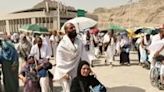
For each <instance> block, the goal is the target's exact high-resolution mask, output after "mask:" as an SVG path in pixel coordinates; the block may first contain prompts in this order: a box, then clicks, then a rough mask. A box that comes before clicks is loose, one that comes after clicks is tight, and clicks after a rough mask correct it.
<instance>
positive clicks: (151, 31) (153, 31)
mask: <svg viewBox="0 0 164 92" xmlns="http://www.w3.org/2000/svg"><path fill="white" fill-rule="evenodd" d="M158 32H159V31H158V30H157V29H155V28H145V27H143V28H139V29H137V30H136V31H135V32H134V33H135V34H140V33H146V34H150V35H155V34H158Z"/></svg>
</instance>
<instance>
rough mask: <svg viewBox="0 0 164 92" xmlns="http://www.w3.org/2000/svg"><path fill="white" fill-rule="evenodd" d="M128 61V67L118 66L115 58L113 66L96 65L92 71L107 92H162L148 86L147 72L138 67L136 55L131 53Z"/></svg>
mask: <svg viewBox="0 0 164 92" xmlns="http://www.w3.org/2000/svg"><path fill="white" fill-rule="evenodd" d="M130 59H131V65H130V66H120V65H119V59H118V57H116V61H114V65H113V66H101V65H98V66H95V67H94V68H93V71H94V72H95V73H96V75H97V78H98V79H99V80H100V81H101V82H102V83H103V84H104V85H105V86H106V87H107V89H108V92H163V91H160V90H158V89H157V88H155V87H153V86H152V85H151V84H150V80H149V70H146V69H144V68H142V67H141V66H139V65H138V61H137V54H136V53H131V54H130ZM101 61H103V60H101ZM103 63H104V62H103Z"/></svg>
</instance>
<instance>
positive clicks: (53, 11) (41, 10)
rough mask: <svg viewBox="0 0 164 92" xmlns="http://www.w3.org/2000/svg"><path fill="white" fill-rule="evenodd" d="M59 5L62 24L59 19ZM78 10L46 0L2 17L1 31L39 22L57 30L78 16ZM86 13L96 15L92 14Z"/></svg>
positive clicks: (0, 20) (17, 28) (10, 30)
mask: <svg viewBox="0 0 164 92" xmlns="http://www.w3.org/2000/svg"><path fill="white" fill-rule="evenodd" d="M58 6H59V12H60V13H59V14H60V18H59V19H60V24H59V23H58V21H57V20H58ZM76 12H77V10H76V9H75V8H74V7H71V6H65V5H63V4H61V3H58V2H56V1H54V0H53V1H51V0H44V1H42V2H40V3H38V4H36V5H35V6H33V7H32V8H31V9H27V10H21V11H16V12H12V13H10V14H7V15H6V16H2V17H0V31H2V32H7V33H11V32H19V28H21V27H22V26H23V25H26V24H38V25H41V26H44V27H47V28H48V29H49V30H57V29H58V26H60V27H61V26H62V25H63V24H64V23H65V22H66V21H67V20H69V19H71V18H74V17H76ZM86 15H87V16H88V17H95V16H94V15H90V14H86ZM95 18H96V17H95ZM58 24H59V25H58Z"/></svg>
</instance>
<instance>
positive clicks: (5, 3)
mask: <svg viewBox="0 0 164 92" xmlns="http://www.w3.org/2000/svg"><path fill="white" fill-rule="evenodd" d="M41 1H43V0H0V15H3V14H7V13H10V12H14V11H19V10H24V9H29V8H32V7H33V6H34V5H36V4H37V3H38V2H41ZM60 1H61V2H62V3H63V4H65V5H67V6H73V7H75V8H76V9H85V10H86V11H88V12H93V10H94V9H95V8H97V7H105V8H111V7H117V6H120V5H123V4H127V3H128V1H130V0H60ZM133 1H135V0H133Z"/></svg>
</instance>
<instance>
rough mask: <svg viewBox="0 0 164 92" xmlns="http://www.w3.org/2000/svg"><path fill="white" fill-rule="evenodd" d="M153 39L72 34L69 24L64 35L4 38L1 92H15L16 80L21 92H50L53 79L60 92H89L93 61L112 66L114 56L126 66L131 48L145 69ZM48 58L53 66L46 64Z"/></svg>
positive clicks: (0, 58)
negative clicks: (59, 87)
mask: <svg viewBox="0 0 164 92" xmlns="http://www.w3.org/2000/svg"><path fill="white" fill-rule="evenodd" d="M94 30H96V29H94ZM160 34H163V33H162V32H161V33H159V34H157V35H155V36H156V37H157V36H159V37H160V36H161V35H160ZM155 36H151V35H148V34H144V35H143V36H141V37H140V38H135V39H131V38H129V37H128V33H127V32H115V31H114V30H108V31H107V32H105V33H103V32H100V31H98V30H97V31H95V32H91V29H88V30H86V31H83V32H79V33H76V30H75V27H74V25H73V24H67V25H66V27H65V33H64V32H57V31H53V32H49V33H47V34H34V33H29V32H21V33H14V34H13V35H11V36H8V35H6V36H4V37H3V38H1V40H0V41H1V42H0V45H1V52H0V62H1V64H2V73H3V82H4V90H5V92H18V90H19V82H18V79H20V80H21V81H22V82H23V83H24V88H23V91H24V92H53V82H55V81H56V80H60V81H61V85H62V88H63V92H90V90H91V89H90V88H89V86H90V85H92V86H93V85H96V84H101V83H100V82H99V81H98V79H96V77H95V74H94V73H93V71H92V70H91V68H90V65H92V62H93V60H95V59H97V58H99V56H100V55H105V59H106V60H105V65H111V66H112V65H113V64H114V63H113V61H114V56H116V55H118V56H119V57H120V65H124V64H126V65H127V66H129V65H130V64H131V63H130V58H129V53H130V50H131V49H134V48H135V49H136V50H138V53H139V54H138V56H139V64H141V65H142V66H144V67H145V66H146V65H150V62H149V60H148V55H149V54H150V52H149V51H148V50H147V47H148V46H149V45H150V44H151V43H153V42H154V41H153V37H154V38H155ZM162 36H163V35H162ZM162 39H163V38H162ZM158 40H161V39H158ZM17 42H18V43H17ZM13 43H14V44H17V46H16V45H14V44H13ZM50 59H52V61H53V62H54V64H55V65H52V64H51V63H50V62H49V61H50ZM18 61H19V62H18ZM147 63H148V64H147ZM19 66H20V69H19ZM152 66H153V65H152ZM52 67H55V73H53V72H50V71H49V70H50V69H52ZM79 81H80V83H79ZM93 81H94V82H93ZM81 82H82V84H83V85H81ZM101 85H102V86H103V84H101ZM104 90H105V88H104ZM105 91H106V90H105ZM105 91H102V92H105Z"/></svg>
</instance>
